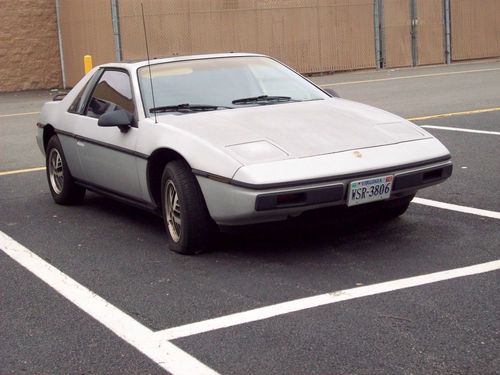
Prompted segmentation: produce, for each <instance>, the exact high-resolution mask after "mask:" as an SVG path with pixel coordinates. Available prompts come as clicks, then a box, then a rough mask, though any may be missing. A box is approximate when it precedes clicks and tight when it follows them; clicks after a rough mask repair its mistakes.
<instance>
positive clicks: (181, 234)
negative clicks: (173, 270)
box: [162, 160, 217, 254]
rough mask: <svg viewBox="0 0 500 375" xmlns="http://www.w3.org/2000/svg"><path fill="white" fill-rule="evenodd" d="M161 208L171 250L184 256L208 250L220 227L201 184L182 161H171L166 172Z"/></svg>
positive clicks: (163, 180) (164, 174)
mask: <svg viewBox="0 0 500 375" xmlns="http://www.w3.org/2000/svg"><path fill="white" fill-rule="evenodd" d="M162 209H163V220H164V222H165V229H166V231H167V234H168V246H169V248H170V250H172V251H175V252H178V253H182V254H198V253H201V252H203V251H205V250H208V248H209V247H210V245H211V243H212V240H213V237H214V234H215V232H216V229H217V225H216V224H215V222H214V221H213V220H212V218H211V217H210V214H209V213H208V209H207V206H206V204H205V199H204V198H203V194H202V192H201V189H200V187H199V185H198V181H196V178H195V177H194V175H193V173H192V172H191V168H189V166H188V164H187V163H186V162H185V161H183V160H174V161H171V162H170V163H168V164H167V165H166V167H165V169H164V171H163V177H162Z"/></svg>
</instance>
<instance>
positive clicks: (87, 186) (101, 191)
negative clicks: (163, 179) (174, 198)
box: [75, 179, 161, 215]
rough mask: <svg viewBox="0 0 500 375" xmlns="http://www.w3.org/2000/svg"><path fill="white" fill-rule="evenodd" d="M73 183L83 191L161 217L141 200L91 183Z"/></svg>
mask: <svg viewBox="0 0 500 375" xmlns="http://www.w3.org/2000/svg"><path fill="white" fill-rule="evenodd" d="M75 183H76V184H77V185H80V186H82V187H84V188H85V189H88V190H91V191H93V192H95V193H98V194H102V195H105V196H107V197H110V198H113V199H116V200H118V201H120V202H123V203H126V204H129V205H132V206H135V207H138V208H141V209H144V210H147V211H151V212H153V213H156V214H160V215H161V213H160V210H159V208H158V207H157V206H156V205H154V204H151V203H149V202H146V201H143V200H141V199H137V198H134V197H131V196H129V195H127V194H123V193H120V192H117V191H114V190H111V189H108V188H105V187H102V186H99V185H96V184H93V183H91V182H87V181H84V180H80V179H75Z"/></svg>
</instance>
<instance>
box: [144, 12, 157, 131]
mask: <svg viewBox="0 0 500 375" xmlns="http://www.w3.org/2000/svg"><path fill="white" fill-rule="evenodd" d="M141 11H142V26H143V27H144V39H145V40H146V55H147V57H148V70H149V85H150V86H151V97H152V98H153V108H156V103H155V92H154V90H153V77H152V76H151V61H150V60H149V46H148V33H147V32H146V19H145V17H144V4H143V3H141ZM153 113H154V115H155V124H158V119H157V118H156V111H153Z"/></svg>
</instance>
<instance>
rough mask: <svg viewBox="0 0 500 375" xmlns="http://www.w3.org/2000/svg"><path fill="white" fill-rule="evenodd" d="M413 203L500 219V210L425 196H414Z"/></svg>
mask: <svg viewBox="0 0 500 375" xmlns="http://www.w3.org/2000/svg"><path fill="white" fill-rule="evenodd" d="M412 203H417V204H422V205H425V206H431V207H437V208H442V209H445V210H450V211H457V212H463V213H466V214H472V215H478V216H484V217H491V218H492V219H500V212H496V211H488V210H481V209H479V208H473V207H467V206H459V205H457V204H451V203H444V202H438V201H433V200H430V199H424V198H413V200H412Z"/></svg>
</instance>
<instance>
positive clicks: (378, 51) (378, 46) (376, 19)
mask: <svg viewBox="0 0 500 375" xmlns="http://www.w3.org/2000/svg"><path fill="white" fill-rule="evenodd" d="M373 25H374V27H375V59H376V64H377V69H380V68H382V43H381V40H380V3H379V1H378V0H375V1H374V2H373Z"/></svg>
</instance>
